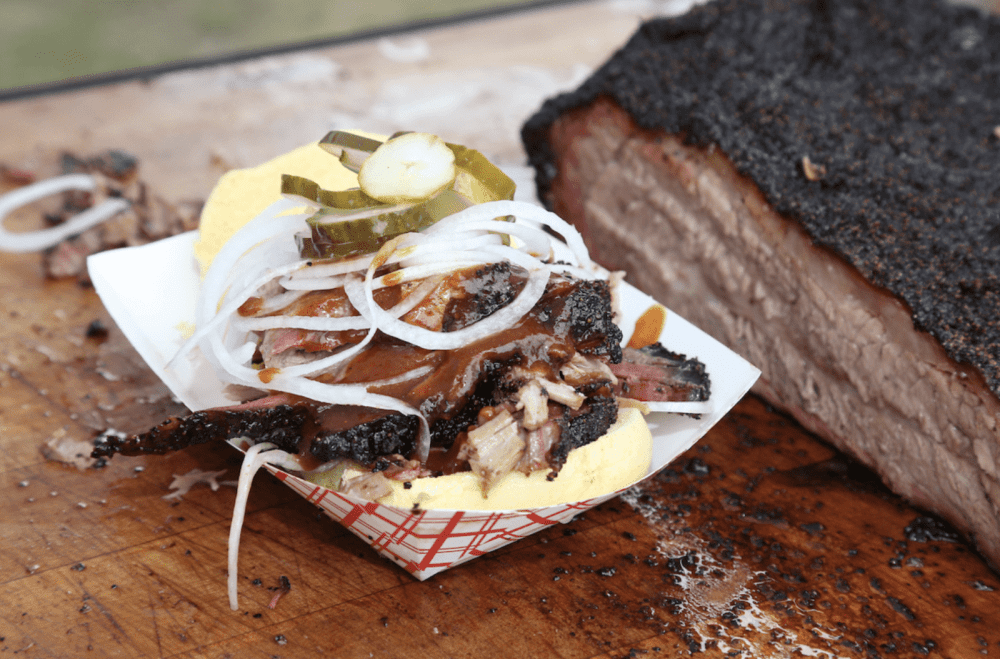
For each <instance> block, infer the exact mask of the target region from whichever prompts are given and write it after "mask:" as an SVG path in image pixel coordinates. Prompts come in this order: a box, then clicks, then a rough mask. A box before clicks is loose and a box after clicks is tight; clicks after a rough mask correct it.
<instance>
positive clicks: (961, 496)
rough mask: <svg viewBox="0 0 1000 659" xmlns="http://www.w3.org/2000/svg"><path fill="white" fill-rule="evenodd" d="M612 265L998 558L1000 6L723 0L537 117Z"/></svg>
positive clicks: (528, 130) (545, 150) (915, 0)
mask: <svg viewBox="0 0 1000 659" xmlns="http://www.w3.org/2000/svg"><path fill="white" fill-rule="evenodd" d="M523 139H524V144H525V146H526V148H527V151H528V153H529V156H530V159H531V162H532V164H533V165H534V167H535V168H536V171H537V181H538V187H539V192H540V197H541V198H542V200H543V201H544V202H545V203H546V204H547V205H548V206H549V207H550V208H551V209H552V210H554V211H555V212H556V213H558V214H559V215H560V216H562V217H564V218H566V219H568V220H569V221H571V222H572V223H574V224H575V225H576V226H577V227H578V228H579V229H580V231H581V232H582V234H583V235H584V237H585V239H586V240H587V243H588V244H590V245H591V246H592V247H593V251H592V255H593V257H594V258H595V260H596V261H598V262H600V263H602V264H603V265H605V266H606V267H608V268H611V269H620V270H624V271H625V272H626V273H627V278H628V280H629V281H631V282H632V283H633V284H634V285H636V286H638V287H640V288H642V289H645V290H647V291H649V292H650V293H651V294H653V295H654V296H656V297H657V298H658V299H661V300H663V301H664V302H665V303H666V304H668V305H670V306H671V308H673V309H676V310H677V311H678V312H679V313H681V314H682V315H684V316H685V317H687V318H689V319H691V320H692V321H693V322H695V323H696V324H698V325H700V326H702V327H705V328H708V331H709V332H710V333H713V334H714V335H715V336H716V338H718V339H720V340H721V341H722V342H723V343H726V344H727V345H729V346H730V347H731V348H733V349H735V350H736V351H737V352H739V353H740V354H742V355H743V356H744V357H745V358H747V359H748V360H750V361H751V362H753V363H754V364H756V365H758V366H760V367H761V369H762V372H763V373H762V376H761V379H760V380H759V381H758V384H757V386H756V391H757V392H758V393H760V394H762V395H764V396H765V397H766V398H767V399H768V400H770V401H772V402H774V403H776V404H777V405H779V406H780V407H782V408H784V409H785V410H788V411H789V412H791V413H792V414H793V415H794V416H795V417H796V418H798V419H799V420H800V421H801V422H802V423H803V424H804V425H805V426H806V427H807V428H809V429H811V430H813V431H815V432H816V433H818V434H820V435H822V436H823V437H825V438H826V439H828V440H829V441H831V442H832V443H833V444H835V445H836V446H838V447H839V448H841V449H843V450H845V451H847V452H849V453H851V454H853V455H854V456H856V457H857V458H858V459H860V460H861V461H863V462H864V463H866V464H867V465H870V466H871V467H873V468H874V469H876V470H877V471H878V472H879V474H880V475H881V476H882V477H883V479H884V480H885V482H886V483H887V484H888V485H889V486H891V487H892V488H893V489H894V490H895V491H897V492H898V493H900V494H902V495H904V496H905V497H907V498H908V499H910V500H911V501H913V502H914V503H916V504H918V505H920V506H923V507H926V508H928V509H930V510H932V511H934V512H936V513H938V514H940V515H942V516H943V517H944V518H946V519H947V520H949V521H950V522H951V523H952V524H954V525H955V526H956V527H957V528H959V529H961V530H962V531H963V532H964V533H966V534H967V535H968V537H969V538H971V540H972V541H973V542H974V544H975V546H976V547H978V548H979V549H980V550H981V551H982V553H983V554H985V556H986V557H987V558H988V559H989V560H990V561H991V562H992V564H993V566H994V567H1000V424H998V415H1000V398H998V395H1000V19H998V18H996V17H990V16H987V15H984V14H983V13H981V12H979V11H978V10H975V9H971V8H968V7H961V6H957V5H950V4H945V3H942V2H935V1H932V0H721V1H718V2H712V3H709V4H707V5H704V6H702V7H699V8H696V9H694V10H692V11H691V12H690V13H688V14H686V15H684V16H681V17H677V18H669V19H658V20H653V21H650V22H647V23H645V24H644V25H642V26H641V27H640V28H639V30H638V31H637V32H636V34H635V35H634V36H633V37H632V39H631V40H630V41H629V42H628V43H627V44H626V45H625V46H624V47H623V48H622V49H621V50H620V51H619V52H617V53H616V54H615V55H614V56H613V57H611V59H610V60H609V61H608V62H607V63H606V64H604V65H603V66H602V67H601V68H600V69H599V70H598V71H597V72H596V73H595V74H594V75H593V76H592V77H591V78H590V79H589V80H588V81H586V82H585V83H584V84H583V85H582V86H581V87H580V88H579V89H578V90H576V91H575V92H571V93H567V94H564V95H561V96H559V97H556V98H553V99H551V100H549V101H547V102H546V103H545V104H544V105H543V107H542V108H541V109H540V110H539V112H538V113H537V114H536V115H535V116H534V117H532V118H531V119H530V120H529V121H528V122H527V123H526V125H525V126H524V129H523Z"/></svg>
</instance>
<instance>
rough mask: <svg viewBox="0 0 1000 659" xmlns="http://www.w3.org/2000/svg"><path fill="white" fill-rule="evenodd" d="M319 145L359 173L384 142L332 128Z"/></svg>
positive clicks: (345, 165)
mask: <svg viewBox="0 0 1000 659" xmlns="http://www.w3.org/2000/svg"><path fill="white" fill-rule="evenodd" d="M319 146H320V148H322V149H324V150H326V151H329V152H330V153H332V154H333V155H335V156H337V157H338V158H339V159H340V162H341V164H342V165H343V166H344V167H346V168H347V169H349V170H351V171H352V172H355V173H357V172H358V170H360V169H361V165H362V164H364V162H365V160H367V158H368V156H370V155H371V154H372V153H373V152H374V151H375V149H377V148H379V147H380V146H382V142H379V141H378V140H373V139H371V138H370V137H361V136H360V135H355V134H354V133H346V132H344V131H342V130H332V131H330V132H329V133H327V134H326V136H325V137H324V138H323V139H321V140H320V141H319Z"/></svg>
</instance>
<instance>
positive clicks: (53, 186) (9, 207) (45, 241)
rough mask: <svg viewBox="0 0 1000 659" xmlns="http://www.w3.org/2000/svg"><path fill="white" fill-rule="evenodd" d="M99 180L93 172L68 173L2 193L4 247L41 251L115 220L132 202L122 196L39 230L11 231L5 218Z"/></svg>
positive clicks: (1, 238)
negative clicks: (54, 196)
mask: <svg viewBox="0 0 1000 659" xmlns="http://www.w3.org/2000/svg"><path fill="white" fill-rule="evenodd" d="M96 187H97V179H95V178H94V177H93V176H91V175H90V174H67V175H65V176H56V177H55V178H50V179H45V180H44V181H38V182H37V183H32V184H31V185H27V186H25V187H23V188H18V189H16V190H13V191H12V192H8V193H7V194H5V195H2V196H0V250H3V251H5V252H39V251H41V250H43V249H48V248H49V247H52V246H54V245H57V244H59V243H60V242H62V241H63V240H66V239H67V238H69V237H70V236H74V235H76V234H78V233H82V232H84V231H86V230H87V229H89V228H91V227H93V226H97V225H98V224H100V223H102V222H104V221H106V220H109V219H111V218H112V217H114V216H115V215H117V214H118V213H121V212H122V211H124V210H126V209H127V208H128V207H129V206H130V205H131V204H130V203H129V202H128V201H127V200H125V199H122V198H120V197H112V198H109V199H107V200H105V201H103V202H101V203H100V204H97V205H96V206H92V207H91V208H88V209H87V210H85V211H83V212H81V213H77V214H76V215H74V216H73V217H71V218H70V219H68V220H66V221H65V222H63V223H62V224H58V225H56V226H54V227H49V228H47V229H40V230H38V231H19V232H10V231H7V230H6V229H5V228H4V226H3V223H4V220H5V219H7V216H8V215H10V214H11V213H12V212H13V211H15V210H17V209H18V208H20V207H21V206H24V205H26V204H30V203H31V202H33V201H38V200H39V199H44V198H45V197H48V196H49V195H54V194H58V193H60V192H66V191H68V190H88V191H89V190H93V189H94V188H96Z"/></svg>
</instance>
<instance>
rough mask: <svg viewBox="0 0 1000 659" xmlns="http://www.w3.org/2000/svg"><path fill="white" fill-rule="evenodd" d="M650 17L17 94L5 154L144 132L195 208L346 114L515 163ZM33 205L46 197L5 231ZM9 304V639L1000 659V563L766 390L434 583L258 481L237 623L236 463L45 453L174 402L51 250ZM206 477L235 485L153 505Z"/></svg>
mask: <svg viewBox="0 0 1000 659" xmlns="http://www.w3.org/2000/svg"><path fill="white" fill-rule="evenodd" d="M630 7H631V8H630ZM637 8H638V9H637ZM641 9H642V8H641V7H640V6H639V5H638V4H637V5H633V6H629V5H626V4H624V3H619V4H612V3H600V4H587V3H584V4H572V5H565V6H561V7H557V8H550V9H546V10H538V11H534V12H526V13H522V14H514V15H510V16H506V17H502V18H500V19H495V20H490V21H480V22H474V23H465V24H459V25H454V26H450V27H447V28H441V29H437V30H429V31H424V32H418V33H413V34H408V35H402V36H399V37H397V38H396V39H394V40H393V41H392V42H389V43H386V42H379V41H370V42H361V43H355V44H350V45H345V46H340V47H336V48H328V49H321V50H312V51H306V52H298V53H291V54H287V55H282V56H278V57H270V58H266V59H262V60H256V61H249V62H242V63H235V64H227V65H222V66H217V67H212V68H205V69H200V70H195V71H184V72H178V73H174V74H170V75H164V76H161V77H157V78H154V79H151V80H146V81H135V82H127V83H121V84H117V85H113V86H105V87H100V88H93V89H87V90H80V91H74V92H69V93H65V94H56V95H48V96H44V97H38V98H30V99H24V100H18V101H11V102H7V103H5V104H2V105H0V125H2V126H4V133H3V135H4V137H3V139H2V140H0V164H3V165H6V166H10V167H17V168H22V169H26V170H31V171H36V172H38V173H39V174H40V175H43V176H44V175H48V174H50V173H52V172H54V171H55V168H56V163H57V160H58V157H59V154H60V152H61V151H62V150H64V149H68V150H70V151H73V152H75V153H77V154H80V155H88V154H92V153H96V152H98V151H101V150H104V149H108V148H121V149H126V150H129V151H131V152H132V153H134V154H135V155H137V156H138V157H139V158H140V161H141V170H140V172H141V175H142V177H143V178H144V180H145V181H146V182H147V183H148V184H149V186H150V187H151V189H154V190H155V191H156V192H157V193H159V194H162V195H163V196H164V197H166V198H168V199H170V200H172V201H174V202H180V201H184V200H190V199H194V200H197V199H201V198H204V196H205V195H206V194H207V192H208V191H209V190H210V189H211V186H212V184H213V182H214V181H215V179H216V178H217V177H218V176H219V174H220V173H222V171H224V170H225V169H226V168H228V167H232V166H241V165H249V164H253V163H256V162H259V161H261V160H263V159H265V158H269V157H271V156H274V155H276V154H278V153H281V152H283V151H285V150H287V149H289V148H292V147H293V146H296V145H298V144H300V143H303V142H306V141H309V140H312V139H316V138H318V137H320V136H322V134H324V133H325V132H326V131H327V130H328V129H330V128H334V127H363V128H367V129H369V130H373V131H377V132H383V133H390V132H393V131H395V130H399V129H404V128H414V127H417V128H420V129H422V130H431V131H436V132H439V133H442V134H444V135H447V136H448V137H449V138H451V139H453V140H454V141H456V142H460V143H464V144H469V145H471V146H475V147H477V148H480V149H481V150H483V151H484V152H486V153H487V154H489V155H490V156H491V157H493V158H494V159H495V160H496V161H498V162H500V163H503V164H505V165H506V166H508V167H511V168H512V169H515V170H517V168H518V167H523V156H522V155H521V151H520V146H519V143H518V138H517V131H518V129H519V126H520V122H521V121H523V119H524V118H525V117H526V116H527V115H528V114H530V113H531V112H532V111H533V110H534V109H535V108H536V107H537V105H538V104H539V103H540V102H541V100H542V99H543V98H544V97H546V96H548V95H551V94H552V93H554V92H555V91H556V90H557V89H558V88H560V87H561V86H562V87H569V86H573V85H575V84H578V82H579V79H580V77H581V76H582V75H584V74H585V73H586V71H588V70H590V69H591V68H592V67H594V66H597V65H598V64H599V63H600V62H601V61H603V59H604V58H606V57H607V55H608V54H609V53H610V52H611V51H612V50H613V49H614V48H615V47H616V46H617V45H619V44H620V43H622V42H623V41H624V40H625V39H626V38H627V37H628V35H629V34H630V33H631V31H632V30H633V29H634V27H635V25H636V21H637V20H638V17H639V15H640V13H641ZM489 44H492V45H489ZM407 48H409V49H410V51H409V52H412V53H416V55H412V54H411V55H408V56H405V57H404V56H403V55H400V53H401V52H404V51H406V49H407ZM421 52H423V53H425V56H420V53H421ZM406 57H410V58H411V59H414V60H415V61H409V62H408V61H403V60H404V59H406ZM421 57H423V58H422V59H421ZM524 180H527V181H530V179H528V178H525V179H524ZM33 223H34V225H35V226H37V223H38V212H37V210H36V209H27V210H26V211H25V212H23V213H21V214H19V215H18V216H17V217H15V218H12V222H11V224H12V225H17V226H22V227H23V226H28V225H32V224H33ZM0 301H2V305H0V317H2V318H3V321H4V322H3V323H0V448H2V452H0V475H2V484H0V488H2V489H0V492H2V494H3V496H2V500H0V510H2V514H0V520H2V525H3V526H2V528H3V531H4V532H3V537H4V540H3V542H2V545H0V654H3V653H7V654H9V655H10V656H26V657H76V656H89V657H104V656H109V657H140V656H141V657H262V658H263V657H314V656H337V657H369V656H376V657H413V656H425V657H464V656H476V657H509V656H531V657H534V656H542V657H548V656H559V657H645V656H649V657H655V656H665V657H666V656H679V655H684V656H686V655H688V654H690V653H699V652H701V653H703V654H705V655H706V656H720V657H722V656H745V657H751V656H752V657H790V656H813V657H854V656H862V657H876V656H878V657H897V656H898V657H914V656H931V657H934V656H940V657H972V656H979V655H990V654H997V653H1000V606H998V605H1000V594H998V593H997V590H996V589H998V588H1000V579H998V578H997V575H996V574H995V573H993V572H991V571H990V570H989V568H988V567H987V566H986V565H985V564H984V563H983V562H982V561H981V560H980V559H979V558H978V557H977V556H976V555H975V554H974V553H973V552H972V551H970V550H969V548H968V547H967V546H966V545H965V544H964V543H962V542H961V541H960V540H959V539H957V538H956V537H955V536H954V535H953V534H952V533H950V531H949V530H948V529H947V528H944V527H941V526H940V525H939V524H938V523H937V522H935V521H934V520H932V519H930V518H927V517H925V516H924V515H923V514H922V513H921V512H920V511H919V510H916V509H914V508H911V507H910V506H908V505H907V504H906V503H905V502H903V501H901V500H900V499H899V498H897V497H895V496H894V495H892V494H891V493H889V492H888V491H886V490H885V489H884V488H883V487H882V486H881V485H880V484H879V482H878V480H877V479H876V478H875V477H874V476H873V475H872V474H871V473H869V472H866V471H865V470H863V469H862V468H860V467H858V466H857V465H855V464H854V463H852V462H851V461H849V460H848V459H846V458H845V457H844V456H842V455H840V454H838V453H836V452H835V451H833V450H832V449H831V448H830V447H829V446H827V445H825V444H823V443H822V442H820V441H819V440H817V439H816V438H815V437H813V436H812V435H810V434H808V433H806V432H804V431H803V430H802V429H801V428H800V427H799V426H797V425H796V424H795V423H794V422H793V421H791V420H789V419H787V418H786V417H784V416H782V415H780V414H778V413H776V412H774V411H773V410H770V409H768V408H767V406H766V405H765V404H763V403H762V402H761V401H760V400H758V399H756V398H754V397H752V396H751V397H748V398H747V399H746V400H744V401H743V402H742V403H740V404H739V405H738V406H737V408H736V409H735V410H734V411H733V412H732V413H731V414H730V415H729V416H728V417H727V418H726V419H725V420H724V421H723V422H722V423H720V424H719V425H718V426H717V427H716V428H715V429H713V431H712V432H710V433H709V435H708V436H707V437H706V438H705V439H704V440H703V441H702V442H700V443H699V444H698V445H697V446H695V447H694V448H693V449H692V450H691V451H689V452H688V453H687V454H685V455H684V456H682V457H681V458H680V459H679V460H678V461H677V462H676V463H675V464H674V465H672V466H671V467H670V468H668V469H667V470H665V471H664V472H662V473H661V474H660V475H659V476H657V477H656V478H654V479H652V481H650V482H648V483H647V484H645V485H643V486H641V487H639V488H636V489H634V490H633V491H630V492H629V493H628V494H627V495H626V496H623V497H621V498H619V499H615V500H613V501H611V502H609V503H607V504H604V505H602V506H599V507H598V508H596V509H594V510H592V511H589V512H587V513H585V514H583V515H581V516H579V517H578V518H577V519H575V520H574V521H573V522H572V523H569V524H565V525H556V526H554V527H552V528H550V529H548V530H546V531H544V532H542V533H539V534H537V535H534V536H532V537H530V538H528V539H525V540H522V541H520V542H517V543H515V544H513V545H510V546H508V547H506V548H504V549H501V550H499V551H497V552H494V553H491V554H488V555H486V556H483V557H481V558H478V559H476V560H474V561H472V562H471V563H468V564H466V565H464V566H461V567H458V568H455V569H453V570H450V571H447V572H444V573H441V574H439V575H437V576H435V577H433V578H431V579H429V580H428V581H424V582H418V581H416V580H414V579H412V578H411V577H410V576H409V575H408V574H406V573H405V572H403V571H402V570H400V569H399V568H397V567H395V566H394V565H392V564H390V563H388V562H386V561H384V560H383V559H381V558H379V557H378V556H377V555H376V554H375V553H374V552H373V551H371V550H370V549H369V548H368V547H367V546H366V545H364V544H363V543H362V542H360V541H359V540H358V539H357V538H355V537H354V536H352V535H350V534H349V533H347V532H346V531H344V530H343V529H342V528H340V527H339V526H337V525H336V524H334V523H333V522H331V521H329V520H327V519H326V518H325V517H322V516H321V515H320V514H319V513H318V511H317V510H316V509H315V508H314V507H313V506H312V505H311V504H309V503H308V502H306V501H305V500H303V499H301V498H299V497H298V496H296V495H295V494H294V493H292V492H291V491H290V490H288V489H287V488H285V487H283V486H282V485H280V483H278V482H277V480H275V479H274V478H272V477H271V476H269V475H266V474H263V473H262V474H261V475H259V476H258V482H257V483H256V486H255V488H254V490H253V492H252V494H251V497H250V505H249V509H248V515H247V523H246V526H245V529H244V532H243V542H242V546H241V554H240V594H241V608H240V610H239V611H238V612H235V613H234V612H231V611H230V610H229V607H228V602H227V599H226V591H225V579H226V541H227V535H228V531H229V518H230V514H231V510H232V506H233V501H234V495H235V492H234V488H233V487H232V486H231V485H229V484H227V481H231V480H233V479H235V477H236V471H237V468H238V465H239V457H240V456H239V455H238V454H237V453H236V452H235V451H234V450H232V449H230V448H228V447H227V446H224V445H216V446H202V447H198V448H194V449H189V450H186V451H182V452H179V453H176V454H173V455H169V456H165V457H157V458H121V457H118V458H115V459H114V460H111V461H109V462H107V463H106V464H103V465H97V466H91V467H88V468H85V469H82V470H81V469H78V468H76V467H74V466H70V465H66V464H62V463H59V462H55V461H52V460H48V459H46V458H45V456H44V454H43V447H44V446H45V445H46V444H47V443H49V442H51V441H66V440H76V441H86V440H90V439H91V438H93V437H94V436H95V435H96V434H98V433H100V432H105V431H117V432H134V431H139V430H143V429H146V428H148V427H151V426H152V425H155V424H156V423H158V422H159V421H160V420H162V419H163V418H164V417H165V416H168V415H171V414H179V413H182V412H183V408H182V406H181V405H179V404H178V403H177V402H175V401H173V400H172V399H171V397H170V395H169V393H168V391H167V390H166V388H165V387H164V386H163V385H161V384H160V383H159V382H158V381H157V380H156V378H155V377H154V376H153V375H152V374H151V373H150V371H149V370H148V369H147V368H146V367H145V365H144V364H143V363H142V361H141V359H140V358H139V357H138V355H137V354H136V353H135V352H134V351H133V350H132V348H131V347H130V346H129V345H128V343H127V341H126V340H125V339H124V337H123V336H122V334H121V332H120V330H119V329H118V328H117V327H116V326H115V325H114V323H113V322H112V321H111V320H110V318H109V317H108V315H107V313H106V312H105V310H104V309H103V307H102V305H101V303H100V301H99V299H98V298H97V296H96V295H95V293H94V292H93V290H91V289H89V288H86V287H81V286H79V285H78V284H77V283H76V282H74V281H69V280H60V281H52V280H47V279H45V278H44V277H43V276H42V275H41V270H40V257H39V256H38V255H34V254H28V255H12V254H0ZM192 469H199V470H202V471H205V472H222V473H221V474H219V476H218V478H217V481H219V482H222V483H223V484H221V485H220V486H219V488H218V489H217V490H213V489H212V488H211V487H209V485H207V484H201V485H198V486H196V487H195V488H194V489H192V490H191V491H190V492H189V493H188V494H186V495H184V496H183V497H182V498H179V499H171V498H164V497H166V496H168V495H169V494H170V492H171V490H170V487H169V485H170V483H171V481H172V479H173V477H174V475H180V474H185V473H188V472H189V471H190V470H192ZM286 585H287V586H288V587H286Z"/></svg>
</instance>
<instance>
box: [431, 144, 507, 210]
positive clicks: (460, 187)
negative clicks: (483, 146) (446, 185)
mask: <svg viewBox="0 0 1000 659" xmlns="http://www.w3.org/2000/svg"><path fill="white" fill-rule="evenodd" d="M448 148H449V149H451V151H452V153H454V154H455V167H456V168H458V175H457V176H456V177H455V183H454V184H453V185H452V189H453V190H455V191H456V192H458V193H459V194H461V195H463V196H465V197H468V198H469V200H470V201H472V202H473V203H475V204H482V203H485V202H487V201H501V200H504V199H506V200H511V199H513V198H514V190H515V189H516V188H517V185H516V184H515V183H514V181H513V180H512V179H511V178H510V177H509V176H507V175H506V174H504V173H503V171H501V170H500V168H499V167H497V166H496V165H494V164H493V163H491V162H490V161H489V159H487V158H486V156H484V155H483V154H481V153H480V152H478V151H476V150H475V149H470V148H469V147H466V146H462V145H460V144H448Z"/></svg>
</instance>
